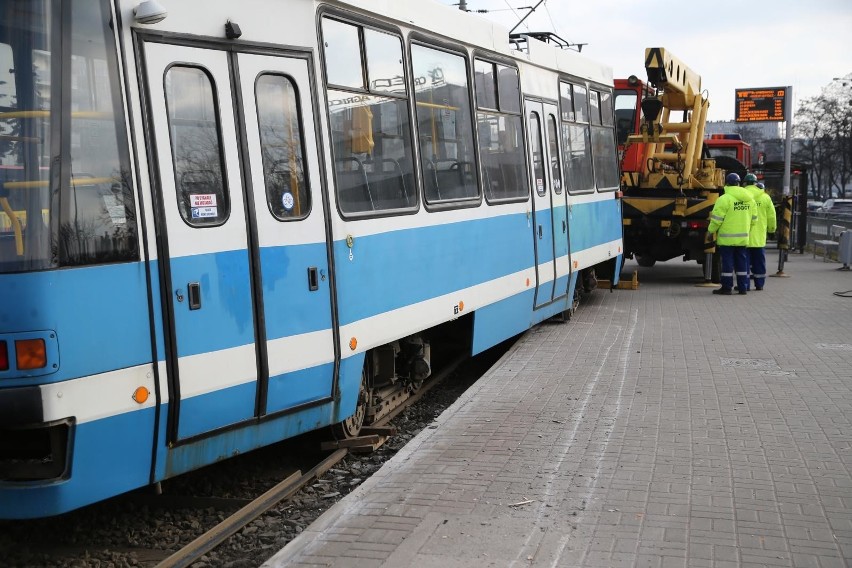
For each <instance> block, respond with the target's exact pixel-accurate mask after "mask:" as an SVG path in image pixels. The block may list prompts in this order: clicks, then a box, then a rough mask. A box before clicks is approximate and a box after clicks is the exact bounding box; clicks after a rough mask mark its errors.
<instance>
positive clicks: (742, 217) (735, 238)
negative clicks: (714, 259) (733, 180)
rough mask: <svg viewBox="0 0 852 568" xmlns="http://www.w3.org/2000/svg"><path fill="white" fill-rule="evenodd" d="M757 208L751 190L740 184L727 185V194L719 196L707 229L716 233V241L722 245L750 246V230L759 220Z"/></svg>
mask: <svg viewBox="0 0 852 568" xmlns="http://www.w3.org/2000/svg"><path fill="white" fill-rule="evenodd" d="M756 209H757V205H756V204H755V202H754V199H753V198H752V196H751V192H750V191H748V190H747V189H746V188H744V187H740V186H738V185H726V186H725V194H724V195H721V196H719V199H717V200H716V204H715V205H714V206H713V211H711V212H710V225H709V226H708V227H707V231H708V232H710V233H716V243H717V244H719V245H720V246H729V247H744V246H748V236H749V231H750V230H751V227H752V225H753V224H754V223H755V222H756V221H757V215H756V214H755V210H756Z"/></svg>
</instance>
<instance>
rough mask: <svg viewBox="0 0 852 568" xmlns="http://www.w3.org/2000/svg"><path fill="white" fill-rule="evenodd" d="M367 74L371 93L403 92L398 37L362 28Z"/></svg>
mask: <svg viewBox="0 0 852 568" xmlns="http://www.w3.org/2000/svg"><path fill="white" fill-rule="evenodd" d="M364 44H365V45H366V46H367V74H368V77H369V80H370V91H371V92H373V93H396V94H399V95H404V94H405V76H404V70H403V66H402V45H401V44H400V42H399V38H398V37H396V36H392V35H390V34H386V33H382V32H377V31H375V30H364Z"/></svg>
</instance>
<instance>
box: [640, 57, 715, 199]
mask: <svg viewBox="0 0 852 568" xmlns="http://www.w3.org/2000/svg"><path fill="white" fill-rule="evenodd" d="M645 71H646V72H647V74H648V82H649V83H650V84H651V85H653V86H654V88H655V89H656V93H655V94H654V95H652V96H649V97H646V98H645V99H644V100H643V101H642V113H643V115H644V117H645V122H644V123H643V124H642V126H641V129H640V134H635V135H631V136H629V137H628V138H627V144H631V143H637V142H643V143H644V144H645V153H644V164H645V167H644V171H643V172H642V173H641V174H640V175H641V179H639V180H636V179H631V178H632V176H628V179H626V180H625V181H626V183H627V185H629V186H634V187H636V186H639V187H652V188H655V187H672V188H677V189H680V190H684V189H699V190H701V189H713V190H715V189H716V188H719V187H721V186H722V184H723V175H724V172H723V171H722V170H719V169H717V168H716V162H715V161H714V160H702V159H701V147H702V144H703V142H704V127H705V123H706V121H707V110H708V108H709V107H710V101H709V100H708V99H707V97H706V96H705V95H704V93H702V91H701V77H700V76H699V75H698V74H697V73H695V72H694V71H692V70H691V69H690V68H689V67H687V66H686V65H684V64H683V63H682V62H681V61H680V60H679V59H678V58H676V57H675V56H673V55H672V54H671V53H669V52H668V51H666V50H665V49H664V48H662V47H649V48H647V49H646V50H645ZM672 111H682V112H683V118H682V120H681V121H680V122H673V121H672V116H671V114H672ZM661 113H662V116H660V114H661Z"/></svg>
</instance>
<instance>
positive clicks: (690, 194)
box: [615, 47, 750, 281]
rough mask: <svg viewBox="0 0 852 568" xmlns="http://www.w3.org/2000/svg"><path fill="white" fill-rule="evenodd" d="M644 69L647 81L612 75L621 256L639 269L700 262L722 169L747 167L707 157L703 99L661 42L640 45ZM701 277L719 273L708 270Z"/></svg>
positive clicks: (708, 246) (708, 249)
mask: <svg viewBox="0 0 852 568" xmlns="http://www.w3.org/2000/svg"><path fill="white" fill-rule="evenodd" d="M645 70H646V73H647V77H648V81H647V83H645V82H644V81H641V80H640V79H638V78H637V77H636V76H631V77H629V78H628V79H616V80H615V117H616V125H617V136H618V144H619V158H620V161H621V186H622V191H623V193H624V195H623V201H622V203H623V220H622V223H623V226H624V249H625V256H626V257H627V258H635V259H636V262H637V264H639V266H645V267H648V266H653V265H654V263H655V262H657V261H658V260H659V261H665V260H669V259H672V258H676V257H678V256H683V259H684V260H685V261H686V260H694V261H696V262H698V263H699V264H702V265H704V264H705V263H706V261H707V259H708V258H709V257H708V253H712V252H713V251H714V247H713V243H712V242H711V241H708V239H707V226H708V224H709V216H710V211H711V210H712V209H713V204H714V203H715V202H716V199H717V197H718V196H719V195H721V193H722V191H723V189H722V188H723V186H724V179H725V175H726V173H727V171H737V172H738V173H740V174H741V175H742V174H744V173H745V168H746V166H745V165H743V164H742V163H741V162H740V161H738V160H736V159H733V158H728V159H726V158H724V157H722V156H718V157H717V158H714V157H712V155H711V152H710V149H709V147H710V146H712V145H713V142H712V141H705V140H704V129H705V123H706V120H707V109H708V108H709V106H710V101H709V100H708V98H707V96H706V93H704V92H702V89H701V77H700V76H699V75H698V74H697V73H695V72H694V71H692V70H691V69H690V68H689V67H687V66H686V65H684V64H683V63H682V62H681V61H680V60H679V59H677V58H676V57H675V56H673V55H672V54H671V53H670V52H669V51H667V50H666V49H664V48H661V47H652V48H647V49H646V50H645ZM640 112H641V114H640ZM678 113H680V117H678ZM678 118H679V120H678ZM719 140H720V142H719V144H720V145H727V144H729V143H728V142H722V141H721V139H719ZM740 144H745V143H744V142H741V141H740ZM746 146H747V145H746ZM749 152H750V149H749ZM726 169H727V171H726ZM712 264H713V266H714V267H715V266H717V263H716V262H713V263H712ZM705 275H707V276H708V277H711V278H712V279H714V281H715V280H717V279H718V271H717V270H715V269H714V270H713V271H712V274H710V273H709V272H708V271H707V270H705Z"/></svg>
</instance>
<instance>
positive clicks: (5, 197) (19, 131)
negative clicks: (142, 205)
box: [0, 0, 139, 272]
mask: <svg viewBox="0 0 852 568" xmlns="http://www.w3.org/2000/svg"><path fill="white" fill-rule="evenodd" d="M54 8H55V9H54ZM60 8H61V9H60ZM66 8H67V9H66ZM0 12H2V13H3V14H4V18H3V19H0V37H2V38H3V40H4V41H5V42H7V43H3V44H0V188H2V189H0V200H2V202H3V203H2V205H3V207H2V209H3V210H2V212H0V272H7V271H22V270H41V269H46V268H53V267H57V266H77V265H84V264H94V263H103V262H123V261H132V260H136V259H138V258H139V248H138V240H137V232H136V230H137V227H136V214H135V204H134V198H133V192H132V185H131V179H130V178H131V173H130V171H131V170H130V159H129V152H128V145H127V133H126V130H125V127H126V124H125V115H124V110H123V108H122V102H121V93H120V85H121V83H120V80H119V73H118V59H117V50H116V46H115V39H114V33H113V29H112V26H111V25H110V23H109V22H110V18H109V4H108V3H107V2H102V1H100V0H75V2H74V5H73V9H71V7H68V6H66V5H65V4H62V6H61V7H60V4H56V5H51V4H50V3H49V2H26V1H23V0H10V1H7V2H4V8H0ZM63 15H64V16H67V17H68V19H65V20H59V19H55V18H59V17H60V16H63ZM59 77H63V78H65V77H67V79H68V80H67V81H66V80H63V81H58V80H56V81H54V80H53V79H55V78H56V79H58V78H59ZM60 132H63V133H64V135H62V136H60V135H59V134H60Z"/></svg>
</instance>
